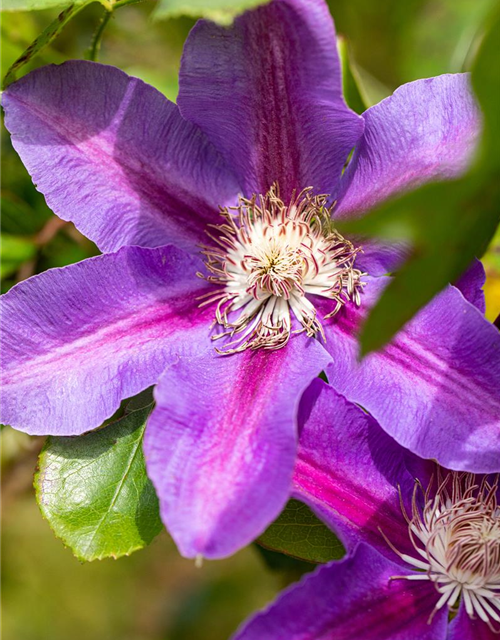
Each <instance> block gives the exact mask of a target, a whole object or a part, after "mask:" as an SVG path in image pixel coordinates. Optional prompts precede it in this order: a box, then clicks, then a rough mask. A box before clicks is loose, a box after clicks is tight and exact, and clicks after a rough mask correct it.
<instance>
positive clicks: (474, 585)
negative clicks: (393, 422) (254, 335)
mask: <svg viewBox="0 0 500 640" xmlns="http://www.w3.org/2000/svg"><path fill="white" fill-rule="evenodd" d="M339 422H341V423H342V427H343V428H342V429H338V428H335V425H336V424H338V423H339ZM299 427H300V428H301V436H300V444H299V453H298V460H297V466H296V469H295V474H294V495H295V497H297V498H299V499H301V500H303V501H304V502H306V503H308V504H309V505H310V506H311V507H312V508H313V509H314V510H315V511H316V513H317V514H318V515H319V516H320V517H322V518H323V520H325V522H327V523H328V524H329V526H330V527H332V529H333V530H334V531H336V532H337V533H338V534H339V536H340V537H341V539H342V540H343V542H344V544H345V546H346V547H347V550H348V556H347V557H346V558H345V559H344V560H342V561H340V562H332V563H329V564H327V565H324V566H322V567H321V568H319V569H318V570H316V571H315V572H314V573H313V574H310V575H308V576H307V577H305V578H304V579H303V580H302V581H301V582H300V583H299V584H297V585H294V586H292V587H290V588H289V589H287V590H286V591H285V592H284V593H283V594H282V595H281V596H279V598H278V599H277V601H276V602H275V603H274V604H272V605H271V606H270V607H268V608H267V609H266V610H265V611H264V612H263V613H260V614H258V615H256V616H255V617H254V618H253V619H251V620H250V621H249V622H248V623H247V625H246V626H244V627H243V628H242V629H241V630H240V632H239V633H237V634H236V636H235V639H237V640H299V639H300V640H325V639H326V638H331V639H332V640H359V639H360V638H363V640H441V639H442V640H445V639H447V640H487V639H488V638H494V637H498V635H497V634H498V633H499V632H500V506H499V503H498V500H499V497H500V491H499V487H498V477H497V476H496V477H492V478H489V477H487V476H475V475H473V474H469V473H461V472H454V471H448V470H446V469H444V468H442V467H439V466H438V465H435V464H434V463H431V462H429V461H423V460H421V459H419V458H417V457H416V456H414V455H413V454H411V453H410V452H408V451H407V450H405V449H403V448H402V447H400V446H399V445H398V444H397V443H395V442H394V441H393V440H392V439H391V438H390V437H388V436H387V435H386V434H385V433H384V432H383V431H382V430H381V429H380V427H379V426H378V424H377V423H376V422H375V421H374V420H373V419H372V418H371V417H370V416H368V415H367V414H366V413H364V412H363V411H362V410H361V409H359V408H358V407H356V406H355V405H353V404H351V403H349V402H348V401H346V400H345V398H343V397H342V396H340V395H339V394H337V393H336V392H335V391H334V390H333V389H332V388H331V387H329V386H328V385H326V384H325V383H324V382H322V381H320V380H318V381H315V382H314V383H313V384H312V385H311V387H310V388H309V389H308V390H307V391H306V392H305V394H304V396H303V399H302V404H301V410H300V419H299Z"/></svg>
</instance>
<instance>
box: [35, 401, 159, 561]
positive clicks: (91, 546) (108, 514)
mask: <svg viewBox="0 0 500 640" xmlns="http://www.w3.org/2000/svg"><path fill="white" fill-rule="evenodd" d="M145 402H146V400H144V396H142V397H141V398H139V399H138V400H137V401H136V402H135V404H134V405H132V406H133V407H134V406H135V407H137V408H136V409H135V410H132V411H130V406H131V405H130V404H129V405H128V407H127V408H128V409H129V412H128V413H126V414H125V416H124V417H123V418H121V419H120V420H118V421H117V422H114V423H112V424H110V425H109V426H107V427H105V428H104V429H99V430H97V431H93V432H91V433H89V434H86V435H83V436H79V437H49V438H48V439H47V443H46V445H45V447H44V449H43V451H42V453H41V454H40V459H39V470H38V472H37V474H36V476H35V488H36V494H37V500H38V504H39V506H40V510H41V512H42V514H43V516H44V517H45V518H46V519H47V520H48V521H49V524H50V526H51V527H52V529H53V531H54V533H55V534H56V536H57V537H58V538H60V539H61V540H62V541H63V542H64V544H66V545H67V546H69V547H70V548H71V550H72V551H73V553H74V554H75V556H76V557H77V558H79V559H80V560H82V561H83V560H88V561H90V560H100V559H102V558H110V557H111V558H119V557H120V556H124V555H129V554H131V553H132V552H133V551H136V550H137V549H141V548H142V547H145V546H146V545H147V544H149V543H150V542H151V540H152V539H153V538H154V537H155V536H156V535H157V534H158V533H159V532H160V530H161V528H162V524H161V521H160V517H159V512H158V499H157V497H156V494H155V491H154V488H153V486H152V484H151V482H150V480H149V479H148V477H147V476H146V469H145V464H144V456H143V453H142V439H143V435H144V429H145V426H146V420H147V418H148V416H149V414H150V412H151V409H152V406H153V405H152V404H151V403H150V404H147V405H146V406H144V405H145Z"/></svg>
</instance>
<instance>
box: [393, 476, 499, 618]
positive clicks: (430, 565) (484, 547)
mask: <svg viewBox="0 0 500 640" xmlns="http://www.w3.org/2000/svg"><path fill="white" fill-rule="evenodd" d="M497 489H498V478H497V480H496V481H495V482H494V483H493V484H490V483H489V482H488V481H487V480H486V479H483V480H482V481H481V483H480V484H477V483H476V480H475V476H474V475H472V474H458V473H451V474H450V475H449V476H448V477H447V478H446V479H445V480H444V482H442V483H441V485H440V487H439V488H438V491H437V493H436V496H435V497H434V498H432V499H431V498H429V491H427V494H426V496H425V498H426V501H425V506H424V508H423V510H422V511H421V512H420V511H419V509H418V507H417V504H416V494H414V497H413V508H412V516H413V517H412V518H411V519H410V518H408V517H407V516H406V514H405V516H406V518H407V521H408V525H409V533H410V537H411V540H412V543H413V545H414V547H415V550H416V551H417V553H418V554H419V556H420V557H421V558H422V559H420V558H418V559H417V558H412V557H411V556H408V555H406V554H399V555H400V556H401V557H402V558H403V559H404V560H405V561H406V562H408V563H409V564H411V565H412V566H413V567H415V568H416V569H420V570H423V571H424V572H425V573H416V574H415V575H411V576H399V577H402V578H406V579H408V580H430V581H432V582H433V583H434V585H435V587H436V589H437V591H438V592H439V593H440V594H441V597H440V598H439V600H438V601H437V603H436V606H435V608H434V611H437V610H439V609H441V608H442V607H443V606H444V605H447V606H448V607H449V608H453V607H455V605H457V603H458V600H459V598H460V596H462V597H463V601H464V604H465V608H466V611H467V613H468V615H469V616H470V617H471V618H472V617H474V616H475V615H477V616H479V618H481V620H483V621H484V622H486V623H487V624H488V625H489V626H490V628H491V629H492V630H494V629H493V621H494V622H495V623H500V507H499V506H498V504H497V495H496V494H497Z"/></svg>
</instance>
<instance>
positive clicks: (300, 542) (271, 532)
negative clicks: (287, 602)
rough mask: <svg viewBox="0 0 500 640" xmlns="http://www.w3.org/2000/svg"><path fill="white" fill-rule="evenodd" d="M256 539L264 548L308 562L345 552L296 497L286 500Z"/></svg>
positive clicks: (333, 558) (321, 560)
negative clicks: (277, 513) (278, 513)
mask: <svg viewBox="0 0 500 640" xmlns="http://www.w3.org/2000/svg"><path fill="white" fill-rule="evenodd" d="M257 542H258V544H260V545H262V546H263V547H265V548H266V549H271V550H272V551H279V552H281V553H285V554H286V555H289V556H292V557H294V558H298V559H299V560H306V561H308V562H316V563H324V562H330V560H338V559H339V558H342V556H343V555H344V553H345V552H344V547H343V546H342V543H341V542H340V540H339V539H338V538H337V536H336V535H335V534H334V533H333V531H331V530H330V529H329V528H328V527H327V526H326V525H324V524H323V523H322V522H321V521H320V520H318V518H317V517H316V516H315V515H314V513H313V512H312V511H311V510H310V509H309V507H308V506H306V505H305V504H303V503H302V502H299V501H298V500H290V502H289V503H288V504H287V506H286V507H285V509H284V510H283V511H282V513H281V514H280V515H279V517H278V518H277V519H276V520H275V521H274V522H273V523H272V524H271V525H270V526H269V527H268V528H267V529H266V531H265V532H264V533H263V534H262V535H261V536H260V538H258V539H257Z"/></svg>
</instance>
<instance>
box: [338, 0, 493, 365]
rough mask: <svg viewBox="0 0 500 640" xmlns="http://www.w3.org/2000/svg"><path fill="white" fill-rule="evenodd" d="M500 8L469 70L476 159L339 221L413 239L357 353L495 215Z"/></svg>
mask: <svg viewBox="0 0 500 640" xmlns="http://www.w3.org/2000/svg"><path fill="white" fill-rule="evenodd" d="M499 38H500V11H496V13H495V14H494V17H493V18H492V19H491V21H490V23H489V29H488V32H487V34H486V36H485V39H484V41H483V44H482V46H481V48H480V51H479V53H478V56H477V59H476V61H475V63H474V66H473V69H472V83H473V86H474V90H475V92H476V95H477V98H478V101H479V103H480V105H481V107H482V111H483V115H484V134H483V139H482V146H481V149H480V153H479V157H478V159H477V161H476V163H475V164H474V165H473V166H472V168H471V169H470V171H469V172H468V174H467V175H466V176H464V177H463V178H461V179H459V180H455V181H450V182H443V183H435V184H427V185H425V186H423V187H421V188H420V189H417V190H416V191H413V192H410V193H407V194H405V195H403V196H402V197H399V198H397V199H395V200H392V201H389V202H386V203H384V204H382V205H381V206H380V207H378V208H377V209H376V210H374V211H372V212H370V213H369V214H368V215H367V216H365V217H363V218H362V219H360V220H357V221H355V222H351V223H347V224H345V225H344V229H345V231H346V232H348V233H349V232H350V233H357V234H360V235H376V236H378V237H382V238H389V239H392V240H394V239H400V240H405V241H407V242H411V245H412V252H411V255H410V257H409V259H408V260H407V262H406V263H405V264H404V265H403V267H401V269H400V270H399V271H398V272H397V273H396V274H395V277H394V279H393V281H392V282H391V284H390V285H389V286H388V287H387V288H386V289H385V291H384V293H383V294H382V296H381V298H380V300H379V302H378V304H377V305H376V306H375V308H374V309H373V310H372V312H371V314H370V315H369V317H368V319H367V321H366V322H365V325H364V327H363V329H362V333H361V336H360V341H361V349H362V353H363V354H366V353H368V352H370V351H374V350H376V349H380V348H381V347H382V346H384V344H386V343H387V342H388V341H389V340H390V339H391V338H392V336H393V335H394V334H395V333H396V332H397V331H398V330H399V329H400V328H401V327H402V326H403V325H404V324H405V322H407V321H408V320H410V318H411V317H412V316H413V315H414V314H415V313H416V312H417V311H418V310H419V309H420V308H421V307H423V306H424V305H425V304H426V303H427V302H429V300H431V298H432V297H433V296H434V295H435V294H436V293H438V292H439V291H440V290H441V289H442V288H443V287H444V286H446V284H447V283H449V282H454V281H455V280H456V279H457V278H458V277H459V276H460V274H461V273H463V272H464V270H465V269H466V268H467V267H468V265H469V264H470V263H471V262H472V260H473V259H474V258H475V257H481V256H482V255H483V254H484V252H485V251H486V249H487V247H488V244H489V242H490V240H491V239H492V238H493V236H494V233H495V230H496V228H497V226H498V222H499V220H500V153H499V149H500V127H499V124H498V113H499V112H500V92H499V91H498V87H499V86H500V50H499V49H498V46H497V43H498V40H499Z"/></svg>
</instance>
